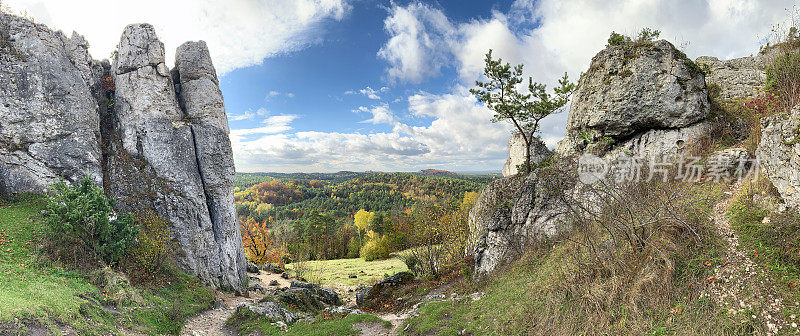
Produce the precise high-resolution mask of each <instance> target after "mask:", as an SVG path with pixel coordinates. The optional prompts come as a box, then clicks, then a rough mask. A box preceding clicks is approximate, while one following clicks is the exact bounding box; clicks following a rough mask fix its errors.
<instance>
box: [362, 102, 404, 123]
mask: <svg viewBox="0 0 800 336" xmlns="http://www.w3.org/2000/svg"><path fill="white" fill-rule="evenodd" d="M356 111H360V112H368V113H371V114H372V118H370V119H367V120H364V121H361V122H362V123H370V124H394V123H395V122H397V118H396V117H395V115H394V113H392V111H391V110H389V105H387V104H381V105H377V106H372V107H365V106H359V107H358V109H357V110H356Z"/></svg>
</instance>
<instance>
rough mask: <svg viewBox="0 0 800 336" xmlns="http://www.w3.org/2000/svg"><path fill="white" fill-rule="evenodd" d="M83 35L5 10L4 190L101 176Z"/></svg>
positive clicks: (0, 177) (0, 54)
mask: <svg viewBox="0 0 800 336" xmlns="http://www.w3.org/2000/svg"><path fill="white" fill-rule="evenodd" d="M87 48H88V44H87V43H86V41H85V40H84V39H83V37H82V36H80V35H77V34H73V35H72V37H71V38H67V37H66V36H64V34H63V33H61V32H53V31H51V30H49V29H47V27H45V26H43V25H37V24H34V23H32V22H30V21H28V20H25V19H22V18H19V17H16V16H12V15H6V14H2V13H0V196H8V195H10V194H14V193H20V192H42V191H44V190H46V189H47V188H48V186H50V185H51V184H53V183H55V182H58V181H59V180H61V179H66V180H68V181H73V182H74V181H77V180H79V179H81V178H82V177H84V176H89V177H90V178H92V179H93V180H95V181H96V182H97V183H100V182H101V180H102V173H101V168H100V161H101V153H100V146H99V139H100V126H99V117H98V115H97V113H96V111H97V102H96V100H95V99H94V97H93V96H92V90H91V86H92V82H91V81H92V78H93V74H92V59H91V57H89V53H88V51H87Z"/></svg>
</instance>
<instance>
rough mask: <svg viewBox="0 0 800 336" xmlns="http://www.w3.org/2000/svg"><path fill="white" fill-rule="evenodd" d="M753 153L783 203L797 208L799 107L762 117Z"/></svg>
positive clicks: (799, 202)
mask: <svg viewBox="0 0 800 336" xmlns="http://www.w3.org/2000/svg"><path fill="white" fill-rule="evenodd" d="M756 157H757V158H758V160H759V165H760V168H761V173H762V174H764V176H766V177H767V178H768V179H769V180H770V182H772V184H773V185H774V186H775V188H776V189H778V192H779V193H780V195H781V197H782V198H783V200H784V201H785V202H786V205H787V206H789V207H791V208H794V209H798V210H800V107H798V106H795V107H794V108H793V109H792V110H791V111H790V112H789V113H782V114H777V115H773V116H769V117H766V118H764V119H762V120H761V142H759V144H758V148H757V149H756Z"/></svg>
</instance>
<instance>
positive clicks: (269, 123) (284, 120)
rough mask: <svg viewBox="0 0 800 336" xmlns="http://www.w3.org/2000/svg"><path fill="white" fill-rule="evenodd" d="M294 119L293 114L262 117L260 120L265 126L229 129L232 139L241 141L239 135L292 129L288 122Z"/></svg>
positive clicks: (271, 132)
mask: <svg viewBox="0 0 800 336" xmlns="http://www.w3.org/2000/svg"><path fill="white" fill-rule="evenodd" d="M295 119H297V116H295V115H277V116H271V117H268V118H266V119H264V121H263V122H262V123H264V124H266V126H262V127H256V128H246V129H235V130H231V138H232V139H233V138H237V140H240V141H241V137H242V136H245V135H253V134H273V133H281V132H285V131H288V130H291V129H292V127H291V126H289V124H291V123H292V122H293V121H294V120H295Z"/></svg>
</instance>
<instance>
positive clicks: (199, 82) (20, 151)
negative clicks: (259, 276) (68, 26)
mask: <svg viewBox="0 0 800 336" xmlns="http://www.w3.org/2000/svg"><path fill="white" fill-rule="evenodd" d="M87 49H88V44H87V43H86V41H85V40H84V39H83V38H82V37H81V36H79V35H76V34H73V36H72V37H71V38H66V37H65V36H64V35H63V34H62V33H61V32H53V31H51V30H49V29H48V28H47V27H45V26H43V25H36V24H33V23H32V22H30V21H27V20H25V19H22V18H18V17H14V16H9V15H5V14H0V83H2V87H0V196H6V195H10V194H15V193H21V192H43V191H45V190H47V188H48V187H49V186H50V185H51V184H53V183H55V182H58V181H60V180H67V181H72V182H74V181H77V180H79V179H80V178H82V177H83V176H87V175H88V176H89V177H90V178H92V179H93V180H94V181H95V182H96V183H97V184H98V185H100V184H102V185H103V186H104V187H105V189H106V193H107V194H108V195H109V196H111V197H112V198H113V199H114V200H115V201H116V205H117V208H118V210H119V211H121V212H131V213H134V214H137V215H140V216H146V217H149V218H160V219H162V220H165V221H168V222H169V223H170V224H171V225H172V230H171V231H172V235H173V237H174V239H175V240H176V241H177V243H178V245H179V247H180V250H179V253H178V256H177V259H178V264H179V266H180V267H181V268H182V269H183V270H185V271H187V272H188V273H190V274H193V275H196V276H198V277H199V278H200V279H202V280H204V281H205V282H207V283H208V284H210V285H212V286H215V287H222V288H229V289H232V290H235V291H238V292H244V291H246V288H245V283H246V274H245V270H246V264H245V259H244V251H243V249H242V241H241V235H240V233H239V226H238V223H237V221H236V210H235V207H234V203H233V178H234V165H233V155H232V150H231V143H230V139H229V136H228V132H229V130H228V125H227V118H226V115H225V107H224V103H223V99H222V93H221V91H220V90H219V85H218V79H217V76H216V72H215V70H214V67H213V65H212V63H211V58H210V56H209V53H208V49H207V47H206V45H205V43H203V42H188V43H186V44H184V45H182V46H181V47H180V48H179V49H178V52H177V53H176V59H177V61H176V63H177V64H176V67H175V69H174V70H172V71H171V70H170V69H169V67H168V66H167V65H166V63H165V60H164V45H163V43H161V42H160V41H159V40H158V38H157V36H156V34H155V30H154V29H153V27H152V26H150V25H148V24H135V25H129V26H128V27H126V28H125V31H124V32H123V34H122V37H121V39H120V43H119V45H118V50H117V52H116V59H115V61H114V62H113V65H112V64H109V63H108V62H107V61H104V62H98V61H94V60H92V58H91V57H90V56H89V53H88V51H87Z"/></svg>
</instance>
